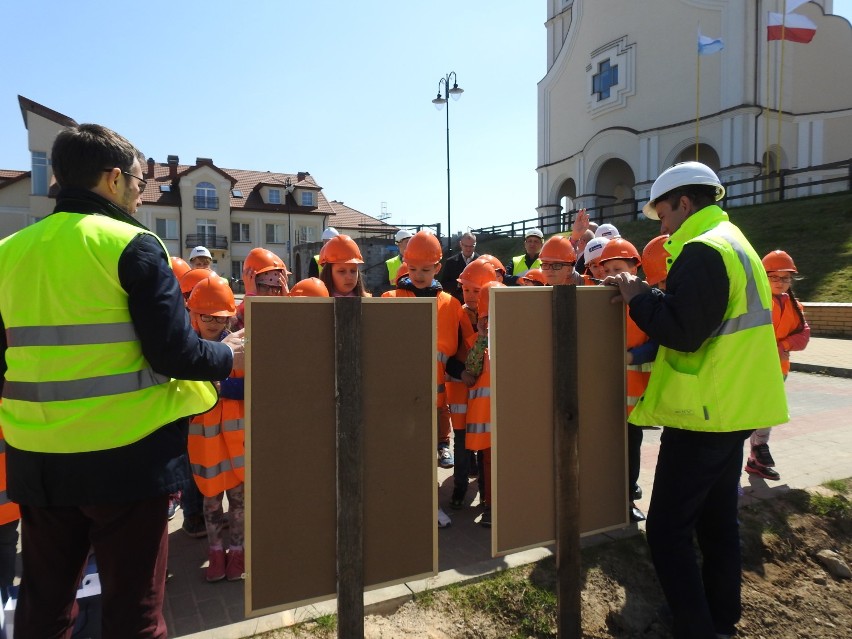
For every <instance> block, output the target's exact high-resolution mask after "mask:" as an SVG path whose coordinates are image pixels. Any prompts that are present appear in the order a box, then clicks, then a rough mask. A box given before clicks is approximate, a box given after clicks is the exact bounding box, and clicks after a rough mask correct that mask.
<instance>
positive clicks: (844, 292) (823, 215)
mask: <svg viewBox="0 0 852 639" xmlns="http://www.w3.org/2000/svg"><path fill="white" fill-rule="evenodd" d="M728 213H729V214H730V216H731V221H732V222H733V223H734V224H736V225H737V226H739V227H740V229H741V230H742V231H743V233H745V235H746V237H747V238H748V239H749V241H750V242H751V243H752V245H753V246H754V248H755V250H756V251H757V253H758V255H761V256H762V255H766V253H768V252H769V251H771V250H774V249H777V248H780V249H782V250H785V251H787V252H788V253H789V254H790V255H791V256H792V257H793V260H794V261H795V262H796V266H797V268H798V269H799V274H800V276H801V277H802V279H800V280H799V281H797V282H795V284H794V290H795V293H796V295H797V296H798V297H799V298H800V299H802V300H804V301H807V302H852V194H850V193H843V194H836V195H821V196H816V197H811V198H802V199H797V200H788V201H784V202H775V203H771V204H760V205H757V206H743V207H738V208H729V209H728ZM617 226H618V229H619V231H620V232H621V233H622V235H623V236H624V237H626V238H627V239H629V240H630V241H631V242H633V244H635V245H636V248H638V249H639V250H640V252H641V250H642V248H643V247H644V246H645V244H647V243H648V241H649V240H650V239H651V238H653V237H655V236H656V235H658V234H659V231H660V226H659V222H654V221H651V220H641V221H636V222H626V223H622V222H619V223H618V224H617ZM477 250H478V251H479V252H480V253H491V254H492V255H496V256H497V257H498V258H500V260H501V261H502V262H503V264H505V265H508V264H510V263H511V261H512V257H513V256H515V255H519V254H520V253H522V252H523V241H522V240H521V239H520V238H497V239H493V240H490V239H487V238H484V237H483V238H481V239H480V240H479V241H478V246H477Z"/></svg>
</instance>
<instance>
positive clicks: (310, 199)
mask: <svg viewBox="0 0 852 639" xmlns="http://www.w3.org/2000/svg"><path fill="white" fill-rule="evenodd" d="M313 205H314V194H313V193H312V192H311V191H302V206H313Z"/></svg>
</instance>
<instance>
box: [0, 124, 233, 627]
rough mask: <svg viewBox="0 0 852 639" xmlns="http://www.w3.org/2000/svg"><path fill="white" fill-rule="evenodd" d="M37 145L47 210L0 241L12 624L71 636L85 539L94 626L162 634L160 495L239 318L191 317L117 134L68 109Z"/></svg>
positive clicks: (227, 359) (137, 168)
mask: <svg viewBox="0 0 852 639" xmlns="http://www.w3.org/2000/svg"><path fill="white" fill-rule="evenodd" d="M51 159H52V166H53V170H54V174H55V176H56V180H57V182H58V183H59V186H60V187H61V190H60V191H59V194H58V196H57V202H56V208H55V209H54V212H53V213H52V214H51V215H49V216H47V217H46V218H44V219H43V220H41V221H39V222H37V223H36V224H33V225H32V226H29V227H27V228H25V229H23V230H21V231H19V232H17V233H15V234H14V235H11V236H9V237H7V238H4V239H3V240H2V241H0V272H2V273H4V276H3V278H2V279H0V378H2V380H0V389H2V397H3V402H2V404H0V423H2V424H3V431H4V435H5V437H6V444H7V455H6V456H7V460H6V461H7V469H8V494H9V497H10V498H11V499H12V500H14V501H15V502H17V503H19V504H20V506H21V533H22V542H21V547H22V563H23V578H22V580H21V587H20V592H19V598H18V604H17V610H16V612H15V636H21V637H67V636H70V633H71V629H72V628H73V627H74V621H75V619H74V617H75V614H76V613H75V611H74V598H75V594H76V591H77V585H78V582H79V580H80V576H81V574H82V572H83V566H84V564H85V562H86V557H87V555H88V553H89V549H90V547H92V548H93V549H94V552H95V556H96V559H97V564H98V573H99V576H100V582H101V588H102V593H103V616H102V630H103V636H104V637H105V638H118V637H121V638H146V639H161V638H163V637H165V636H166V626H165V621H164V619H163V614H162V606H163V596H164V589H165V579H166V559H167V556H168V527H167V523H168V521H167V510H168V500H169V494H170V493H174V492H177V491H178V490H179V489H180V487H181V486H182V485H184V483H185V482H186V481H187V480H189V481H191V478H189V477H187V472H188V469H189V465H188V463H187V461H186V440H187V428H188V419H187V418H188V416H190V415H195V414H199V413H204V412H206V411H207V410H209V409H210V408H212V407H213V406H214V405H215V404H216V400H217V395H216V391H215V389H214V387H213V385H212V384H210V383H209V381H213V380H221V379H225V378H226V377H227V376H228V373H229V372H230V371H231V369H232V368H243V351H244V347H243V345H242V339H241V338H242V332H238V333H234V334H232V335H230V336H228V337H227V338H225V340H223V341H222V342H220V343H216V342H209V341H206V340H202V339H200V338H199V337H198V336H197V335H196V334H195V332H194V331H193V330H192V328H191V327H190V325H189V320H188V316H187V313H186V310H185V307H184V304H183V297H182V296H181V293H180V289H179V288H178V283H177V279H176V278H175V277H174V275H173V274H172V271H171V267H170V263H169V258H168V254H167V252H166V249H165V247H164V246H163V244H162V242H161V241H160V240H159V238H157V236H156V235H155V234H153V233H151V232H150V231H149V230H148V229H146V228H145V227H144V226H142V225H141V224H140V223H139V222H137V221H136V220H135V219H134V218H133V217H132V216H133V214H134V213H135V212H136V209H137V206H138V205H139V203H140V202H141V197H142V192H143V191H144V189H145V184H146V182H145V179H144V177H142V176H143V173H142V161H143V160H144V156H143V155H142V154H141V153H140V152H139V151H138V150H137V149H136V148H135V147H134V146H133V145H132V144H131V143H130V142H128V141H127V140H126V139H125V138H123V137H121V136H120V135H118V134H117V133H115V132H113V131H111V130H109V129H107V128H105V127H102V126H99V125H95V124H82V125H79V126H75V127H71V128H69V129H66V130H64V131H62V132H61V133H59V135H58V136H57V138H56V141H55V143H54V145H53V152H52V157H51ZM58 254H62V255H63V263H62V266H61V268H59V267H57V265H56V261H55V259H54V256H55V255H58ZM22 264H26V268H21V265H22ZM33 291H37V294H33ZM187 380H195V381H187ZM202 380H208V381H202Z"/></svg>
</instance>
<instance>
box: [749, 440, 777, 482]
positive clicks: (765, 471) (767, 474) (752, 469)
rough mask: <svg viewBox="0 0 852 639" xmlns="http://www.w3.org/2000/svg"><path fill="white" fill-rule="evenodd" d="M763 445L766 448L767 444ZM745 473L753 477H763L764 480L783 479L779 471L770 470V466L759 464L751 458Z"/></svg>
mask: <svg viewBox="0 0 852 639" xmlns="http://www.w3.org/2000/svg"><path fill="white" fill-rule="evenodd" d="M762 445H764V446H765V444H762ZM745 471H746V472H747V473H751V474H752V475H757V476H759V477H763V478H764V479H771V480H773V481H778V480H779V479H781V474H780V473H779V472H778V471H777V470H775V469H774V468H770V467H769V466H764V465H763V464H760V463H758V462H757V460H755V459H751V458H750V459H749V460H748V461H747V462H746V466H745Z"/></svg>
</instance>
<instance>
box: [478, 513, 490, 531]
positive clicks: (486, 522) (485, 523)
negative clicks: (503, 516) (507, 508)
mask: <svg viewBox="0 0 852 639" xmlns="http://www.w3.org/2000/svg"><path fill="white" fill-rule="evenodd" d="M479 525H480V526H482V527H483V528H491V509H490V508H486V509H485V510H483V511H482V517H480V518H479Z"/></svg>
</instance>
